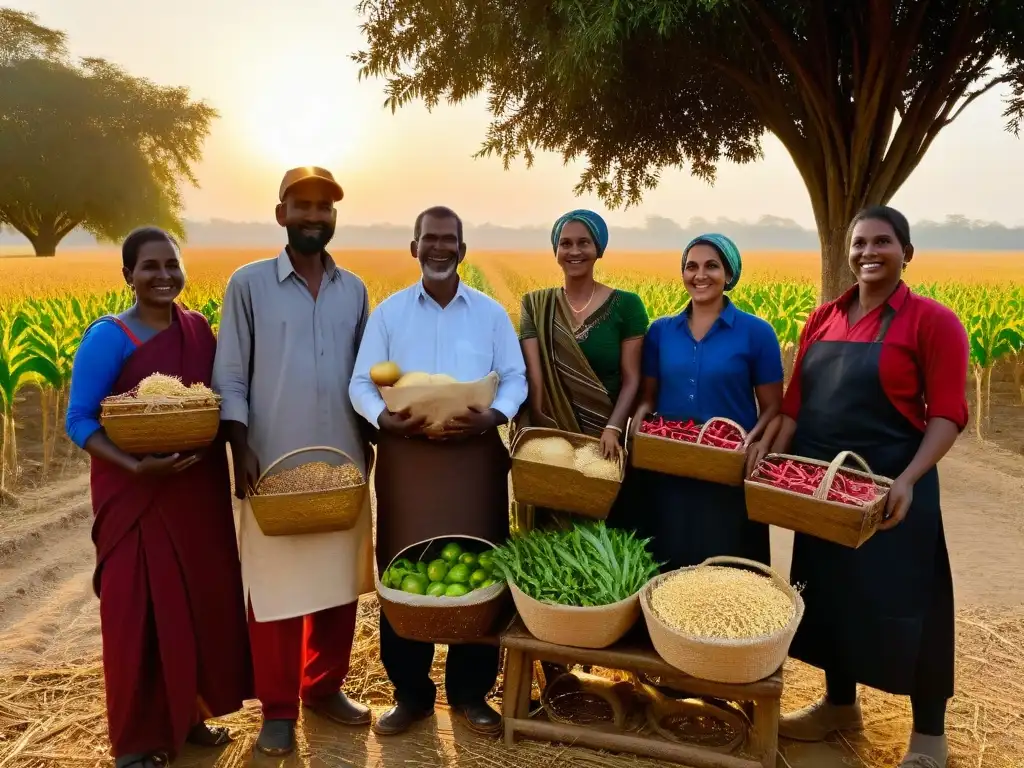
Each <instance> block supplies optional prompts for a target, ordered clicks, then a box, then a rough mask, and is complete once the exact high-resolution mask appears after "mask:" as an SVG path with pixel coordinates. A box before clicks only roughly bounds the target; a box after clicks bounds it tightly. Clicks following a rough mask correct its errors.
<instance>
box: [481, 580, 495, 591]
mask: <svg viewBox="0 0 1024 768" xmlns="http://www.w3.org/2000/svg"><path fill="white" fill-rule="evenodd" d="M497 583H498V582H496V581H495V580H494V579H486V580H485V581H484V583H483V584H481V585H480V586H479V587H477V589H487V588H488V587H493V586H494V585H495V584H497Z"/></svg>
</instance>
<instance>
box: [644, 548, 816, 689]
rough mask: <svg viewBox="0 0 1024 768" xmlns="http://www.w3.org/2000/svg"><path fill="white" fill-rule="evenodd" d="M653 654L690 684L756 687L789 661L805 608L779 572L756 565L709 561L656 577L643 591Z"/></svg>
mask: <svg viewBox="0 0 1024 768" xmlns="http://www.w3.org/2000/svg"><path fill="white" fill-rule="evenodd" d="M640 607H641V609H642V610H643V613H644V620H645V622H646V623H647V631H648V632H649V633H650V636H651V642H652V643H653V645H654V649H655V650H656V651H657V652H658V655H659V656H661V657H662V658H663V659H664V660H665V661H666V662H667V663H668V664H671V665H672V666H673V667H675V668H676V669H679V670H681V671H682V672H685V673H686V674H688V675H690V676H691V677H697V678H701V679H703V680H711V681H714V682H719V683H734V684H743V683H753V682H756V681H758V680H763V679H764V678H766V677H770V676H771V675H773V674H775V672H777V671H778V670H779V668H780V667H782V664H783V663H784V662H785V660H786V656H787V655H788V654H789V646H790V643H792V642H793V637H794V635H796V629H797V626H799V624H800V620H801V619H802V618H803V614H804V601H803V598H801V597H800V595H799V593H798V592H797V591H796V590H795V589H793V587H791V586H790V585H789V583H788V582H786V580H785V579H783V578H782V577H781V576H779V575H778V574H777V573H776V572H775V571H773V570H772V569H771V568H769V567H767V566H765V565H762V564H761V563H757V562H754V561H752V560H745V559H743V558H738V557H712V558H709V559H707V560H705V561H704V562H703V563H701V564H700V565H696V566H691V567H689V568H681V569H679V570H677V571H671V572H670V573H665V574H661V575H659V576H655V577H654V578H653V579H651V581H650V582H649V583H648V584H647V586H645V587H644V588H643V590H641V592H640Z"/></svg>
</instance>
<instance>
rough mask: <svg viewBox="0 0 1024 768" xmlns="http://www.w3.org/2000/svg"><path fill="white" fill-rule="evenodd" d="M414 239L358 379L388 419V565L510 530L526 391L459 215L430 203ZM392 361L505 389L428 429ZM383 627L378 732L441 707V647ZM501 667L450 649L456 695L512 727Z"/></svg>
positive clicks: (379, 420) (491, 725) (381, 470)
mask: <svg viewBox="0 0 1024 768" xmlns="http://www.w3.org/2000/svg"><path fill="white" fill-rule="evenodd" d="M413 237H414V239H413V241H412V243H411V252H412V256H413V258H415V259H417V260H418V261H419V263H420V269H421V271H422V274H423V278H422V280H420V281H419V282H417V283H415V284H414V285H412V286H410V287H409V288H406V289H404V290H402V291H399V292H398V293H396V294H394V295H392V296H390V297H388V298H387V299H385V300H384V301H383V302H381V304H380V305H379V306H378V307H377V308H376V309H375V310H374V311H373V312H372V313H371V314H370V319H369V320H368V322H367V325H366V330H365V332H364V334H363V339H362V342H361V344H360V347H359V353H358V355H357V356H356V363H355V368H354V372H353V376H352V382H351V385H350V387H349V395H350V397H351V400H352V405H353V407H354V408H355V410H356V412H357V413H359V414H360V415H361V416H362V417H363V418H365V419H366V420H367V421H368V422H370V424H371V425H374V426H376V427H378V428H379V432H378V436H377V441H378V442H377V470H376V478H375V483H374V488H375V492H376V496H377V551H376V556H377V567H378V569H379V571H381V572H383V570H384V569H385V568H386V567H387V566H388V565H389V564H390V562H391V560H392V559H393V558H394V557H395V556H396V555H398V554H399V553H400V552H402V550H404V549H405V548H406V547H409V546H410V545H412V544H415V543H418V542H421V541H425V540H428V539H431V538H435V537H443V536H453V535H463V536H476V537H479V538H482V539H485V540H487V541H490V542H493V543H495V544H500V543H502V542H503V541H504V540H505V539H506V538H507V536H508V526H509V519H508V471H509V467H510V460H509V456H508V450H507V449H506V447H505V445H504V444H503V443H502V441H501V437H500V436H499V434H498V426H499V425H501V424H505V423H507V422H508V421H509V420H510V419H511V418H512V417H513V416H515V415H516V413H517V412H518V411H519V408H520V406H521V405H522V404H523V402H525V400H526V395H527V384H526V364H525V362H524V360H523V354H522V350H521V348H520V346H519V341H518V338H517V335H516V331H515V328H514V327H513V326H512V321H511V320H510V319H509V316H508V313H507V312H505V310H504V309H503V308H502V306H501V305H500V304H498V303H497V302H496V301H494V299H492V298H490V297H489V296H487V295H485V294H483V293H481V292H479V291H476V290H474V289H473V288H470V287H469V286H467V285H465V284H464V283H463V282H462V281H461V280H460V279H459V274H458V267H459V264H460V263H462V260H463V259H464V258H465V256H466V244H465V243H464V242H463V238H462V222H461V220H460V219H459V217H458V216H457V215H456V214H455V212H454V211H452V210H451V209H449V208H443V207H435V208H430V209H428V210H426V211H424V212H423V213H421V214H420V216H419V217H418V218H417V219H416V225H415V227H414V234H413ZM385 360H391V361H393V362H395V363H397V364H398V367H399V368H400V369H401V370H403V371H423V372H426V373H444V374H448V375H449V376H452V377H454V378H455V379H458V380H460V381H474V380H476V379H480V378H483V377H484V376H486V375H487V374H489V373H490V372H492V371H494V372H496V373H497V374H498V377H499V383H498V389H497V392H496V394H495V398H494V401H493V403H492V404H491V407H490V408H489V409H486V410H479V411H472V410H470V411H467V412H466V413H465V414H464V415H463V416H461V417H458V418H456V419H454V420H452V422H450V424H449V425H448V426H447V427H446V429H445V431H444V432H443V433H442V434H441V435H440V436H435V435H431V436H430V437H427V436H425V435H424V434H423V426H424V425H423V421H422V420H416V419H412V418H409V416H408V415H407V414H402V413H392V412H390V411H389V410H388V409H387V407H386V406H385V404H384V400H383V399H382V398H381V396H380V392H379V391H378V389H377V387H376V385H374V383H373V382H372V381H371V380H370V368H371V366H373V365H374V364H376V363H379V362H383V361H385ZM380 635H381V639H380V646H381V651H380V652H381V660H382V661H383V663H384V668H385V669H386V670H387V673H388V677H389V678H390V680H391V682H392V684H393V685H394V686H395V702H396V706H395V707H393V708H392V709H390V710H388V711H387V712H386V713H384V714H383V715H381V716H380V717H379V718H378V719H377V721H376V723H375V724H374V730H375V731H376V732H377V733H378V734H380V735H389V734H396V733H402V732H403V731H405V730H406V729H407V728H409V726H410V725H412V724H413V723H414V722H416V721H418V720H422V719H424V718H426V717H429V716H430V715H431V714H432V713H433V711H434V701H435V697H436V686H435V685H434V683H433V682H432V681H431V680H430V668H431V664H432V662H433V657H434V646H433V645H431V644H429V643H419V642H413V641H408V640H405V639H402V638H400V637H398V636H397V635H396V634H395V632H394V630H393V629H392V628H391V626H390V625H389V624H388V621H387V618H386V617H385V616H384V614H383V613H381V617H380ZM497 674H498V649H497V648H496V647H493V646H489V645H452V646H450V647H449V650H448V662H447V665H446V669H445V691H446V693H447V697H448V704H449V705H450V706H451V708H452V711H453V712H455V713H457V714H460V715H462V716H463V717H464V718H465V719H466V721H467V723H468V724H469V726H470V727H471V728H472V729H474V730H476V731H479V732H482V733H495V732H497V731H498V730H499V729H500V727H501V717H500V715H499V714H498V713H497V712H495V711H494V709H492V708H491V707H490V706H489V705H488V704H487V702H486V697H487V694H488V693H489V692H490V690H491V688H492V687H493V685H494V682H495V680H496V679H497Z"/></svg>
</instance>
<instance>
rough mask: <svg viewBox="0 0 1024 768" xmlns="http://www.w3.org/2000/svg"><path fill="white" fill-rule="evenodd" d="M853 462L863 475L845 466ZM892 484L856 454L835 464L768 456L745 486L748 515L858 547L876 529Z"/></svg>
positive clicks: (843, 455)
mask: <svg viewBox="0 0 1024 768" xmlns="http://www.w3.org/2000/svg"><path fill="white" fill-rule="evenodd" d="M849 459H852V460H854V461H855V462H856V463H857V464H859V465H860V466H861V469H862V470H863V471H861V470H859V469H846V468H844V467H843V465H844V464H846V462H847V460H849ZM892 483H893V481H892V480H890V479H889V478H887V477H882V476H881V475H876V474H874V473H873V472H872V471H871V467H869V466H868V464H867V462H866V461H864V459H862V458H861V457H860V456H858V455H857V454H856V453H853V452H852V451H843V452H842V453H840V454H839V455H838V456H836V457H835V458H834V459H833V460H832V462H831V463H829V462H825V461H818V460H816V459H808V458H804V457H800V456H789V455H787V454H782V453H770V454H768V455H767V456H765V457H764V458H763V459H762V460H761V461H760V462H758V464H757V466H756V467H755V468H754V471H753V473H751V476H750V478H749V479H748V480H747V481H746V482H745V484H744V486H745V496H746V500H747V517H748V518H749V519H751V520H754V521H757V522H760V523H769V524H771V525H777V526H779V527H780V528H787V529H789V530H791V531H799V532H800V533H806V534H809V535H811V536H816V537H818V538H819V539H825V540H826V541H832V542H835V543H836V544H842V545H844V546H847V547H852V548H853V549H856V548H857V547H859V546H860V545H861V544H863V543H864V542H865V541H867V540H868V539H870V538H871V537H872V536H873V535H874V533H875V531H876V530H878V524H879V523H880V522H881V521H882V513H883V512H884V511H885V504H886V500H887V498H888V495H889V489H890V488H891V487H892Z"/></svg>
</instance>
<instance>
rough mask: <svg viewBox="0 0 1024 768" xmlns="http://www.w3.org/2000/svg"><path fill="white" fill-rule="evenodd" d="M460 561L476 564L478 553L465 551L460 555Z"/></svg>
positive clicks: (465, 563)
mask: <svg viewBox="0 0 1024 768" xmlns="http://www.w3.org/2000/svg"><path fill="white" fill-rule="evenodd" d="M459 562H460V563H462V564H464V565H476V555H474V554H473V553H472V552H463V553H462V554H461V555H459Z"/></svg>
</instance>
